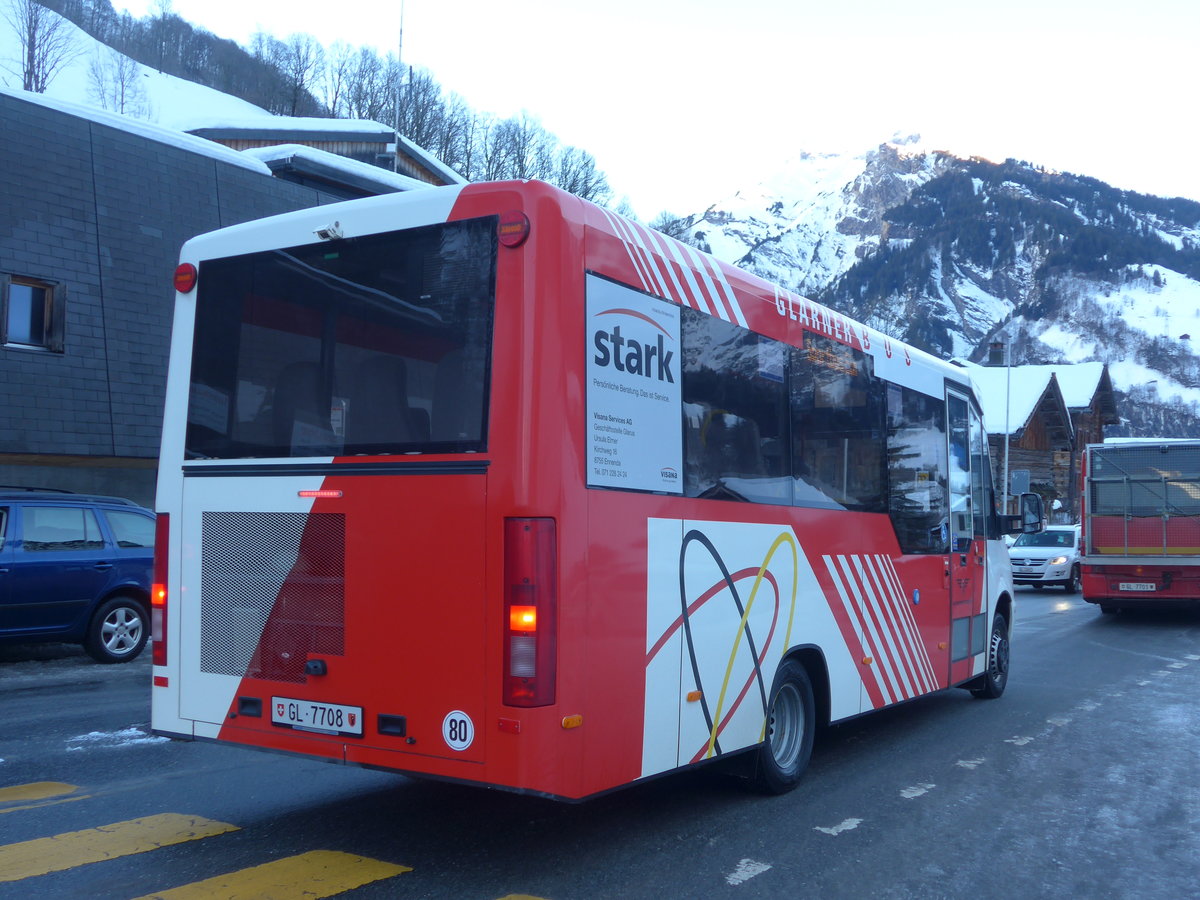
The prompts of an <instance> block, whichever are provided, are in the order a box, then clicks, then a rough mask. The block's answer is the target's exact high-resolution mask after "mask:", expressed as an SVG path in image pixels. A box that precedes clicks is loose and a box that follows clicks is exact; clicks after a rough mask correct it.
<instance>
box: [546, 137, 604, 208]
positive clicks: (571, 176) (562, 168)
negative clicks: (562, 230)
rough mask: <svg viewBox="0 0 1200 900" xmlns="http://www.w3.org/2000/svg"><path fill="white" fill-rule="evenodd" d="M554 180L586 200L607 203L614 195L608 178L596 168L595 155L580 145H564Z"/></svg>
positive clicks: (561, 186) (564, 188)
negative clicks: (581, 148) (579, 146)
mask: <svg viewBox="0 0 1200 900" xmlns="http://www.w3.org/2000/svg"><path fill="white" fill-rule="evenodd" d="M552 181H553V182H554V183H555V184H557V185H558V186H559V187H560V188H562V189H563V190H564V191H570V192H571V193H572V194H575V195H576V196H579V197H582V198H583V199H584V200H592V201H595V202H596V203H606V202H608V200H609V198H610V197H611V196H612V189H611V188H610V187H609V186H608V179H607V178H606V177H605V176H604V173H603V172H601V171H599V170H597V169H596V159H595V157H593V156H592V154H590V153H588V152H587V151H585V150H580V149H579V148H578V147H564V148H563V149H562V150H561V151H560V152H559V155H558V171H557V172H556V173H555V177H554V178H553V179H552Z"/></svg>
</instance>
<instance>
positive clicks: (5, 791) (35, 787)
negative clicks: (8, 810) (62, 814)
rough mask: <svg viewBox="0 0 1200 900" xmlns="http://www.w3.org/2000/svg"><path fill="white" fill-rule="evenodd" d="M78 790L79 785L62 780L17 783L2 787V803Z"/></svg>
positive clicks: (0, 790)
mask: <svg viewBox="0 0 1200 900" xmlns="http://www.w3.org/2000/svg"><path fill="white" fill-rule="evenodd" d="M77 790H79V788H78V786H76V785H74V784H64V783H63V782H61V781H34V782H31V783H30V784H16V785H13V786H12V787H6V788H0V803H17V802H20V801H29V800H45V799H46V798H47V797H61V796H63V795H64V794H73V793H75V792H76V791H77Z"/></svg>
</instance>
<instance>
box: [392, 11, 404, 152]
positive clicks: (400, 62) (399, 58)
mask: <svg viewBox="0 0 1200 900" xmlns="http://www.w3.org/2000/svg"><path fill="white" fill-rule="evenodd" d="M403 83H404V0H400V34H399V36H398V37H397V40H396V90H395V96H394V104H395V106H394V109H393V113H392V128H393V129H394V130H395V132H396V146H395V149H394V150H392V171H393V172H398V171H400V86H401V85H402V84H403Z"/></svg>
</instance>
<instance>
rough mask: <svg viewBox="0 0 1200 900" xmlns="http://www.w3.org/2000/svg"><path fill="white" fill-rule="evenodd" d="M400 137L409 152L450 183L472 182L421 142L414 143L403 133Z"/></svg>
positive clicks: (401, 142) (402, 144)
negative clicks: (421, 144)
mask: <svg viewBox="0 0 1200 900" xmlns="http://www.w3.org/2000/svg"><path fill="white" fill-rule="evenodd" d="M398 137H399V138H400V144H401V146H403V147H404V149H405V150H407V151H408V152H409V153H411V154H412V155H413V156H415V157H417V158H418V159H420V160H422V161H424V163H425V165H426V166H427V167H428V168H430V169H431V170H433V171H434V172H437V173H438V174H439V175H441V176H442V177H443V178H444V179H446V181H447V182H448V183H450V184H469V183H470V182H469V181H468V180H467V179H466V178H463V177H462V176H461V175H459V174H458V173H457V172H455V171H454V170H453V169H452V168H450V167H449V166H448V165H446V164H445V163H444V162H442V161H441V160H440V159H438V158H437V157H436V156H434V155H433V154H432V153H430V152H429V151H428V150H426V149H425V148H424V147H422V146H420V145H419V144H414V143H413V142H412V141H410V140H409V139H408V138H406V137H405V136H404V135H402V134H401V135H398Z"/></svg>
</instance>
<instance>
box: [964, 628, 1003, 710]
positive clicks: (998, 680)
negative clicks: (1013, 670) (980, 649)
mask: <svg viewBox="0 0 1200 900" xmlns="http://www.w3.org/2000/svg"><path fill="white" fill-rule="evenodd" d="M1008 654H1009V648H1008V620H1007V619H1006V618H1004V616H1002V615H997V616H996V617H995V618H994V619H992V635H991V638H990V639H989V640H988V654H987V671H985V672H984V673H983V675H981V676H980V678H979V687H976V688H971V693H972V694H973V695H974V696H976V697H978V698H979V699H981V700H995V699H996V698H997V697H999V696H1000V695H1001V694H1003V693H1004V688H1005V687H1007V686H1008V662H1009V659H1008Z"/></svg>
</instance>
